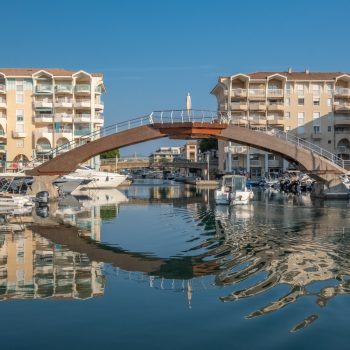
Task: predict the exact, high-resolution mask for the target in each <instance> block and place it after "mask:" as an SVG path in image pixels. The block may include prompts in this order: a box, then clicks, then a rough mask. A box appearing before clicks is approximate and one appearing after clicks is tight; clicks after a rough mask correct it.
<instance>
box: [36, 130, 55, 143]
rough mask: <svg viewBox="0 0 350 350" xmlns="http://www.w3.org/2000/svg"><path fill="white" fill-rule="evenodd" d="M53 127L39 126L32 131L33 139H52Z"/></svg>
mask: <svg viewBox="0 0 350 350" xmlns="http://www.w3.org/2000/svg"><path fill="white" fill-rule="evenodd" d="M52 135H53V129H51V128H40V129H36V130H35V131H34V136H35V139H36V140H38V139H40V138H46V139H48V140H49V141H52Z"/></svg>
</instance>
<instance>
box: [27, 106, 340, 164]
mask: <svg viewBox="0 0 350 350" xmlns="http://www.w3.org/2000/svg"><path fill="white" fill-rule="evenodd" d="M188 122H197V123H219V124H232V125H237V126H240V127H244V128H251V129H253V130H255V131H258V132H264V133H267V134H269V135H273V136H275V137H278V138H279V139H283V140H286V141H288V142H291V143H292V144H294V145H297V146H298V147H301V148H303V149H307V150H310V151H312V152H313V153H315V154H317V155H319V156H322V157H324V158H326V159H328V160H329V161H331V162H332V163H334V164H336V165H338V166H340V167H342V168H344V165H345V163H344V160H343V159H341V158H340V157H338V156H337V155H336V154H333V153H331V152H329V151H327V150H325V149H323V148H321V147H319V146H317V145H315V144H313V143H311V142H309V141H306V140H304V139H301V138H299V137H297V136H296V135H294V134H292V133H289V132H284V131H281V130H278V129H276V128H273V127H271V126H269V125H268V124H266V125H263V124H260V125H252V124H250V123H249V121H248V120H247V119H244V118H243V117H235V116H232V115H230V113H229V112H220V111H210V110H194V109H191V110H164V111H153V112H152V113H150V114H148V115H146V116H143V117H140V118H135V119H130V120H127V121H122V122H119V123H116V124H113V125H110V126H107V127H104V128H101V129H100V130H97V131H94V132H92V133H90V134H87V135H84V136H81V137H80V138H78V139H77V138H76V139H74V140H73V141H70V142H68V143H65V144H62V145H60V146H58V147H56V148H55V149H53V150H52V151H51V152H49V153H47V154H46V158H47V159H52V158H54V157H56V156H57V155H59V154H61V153H63V152H66V151H67V150H71V149H74V148H76V147H79V146H81V145H83V144H85V143H87V142H88V141H93V140H96V139H99V138H101V137H105V136H108V135H112V134H115V133H117V132H121V131H125V130H128V129H132V128H136V127H139V126H143V125H153V124H156V123H160V124H165V123H168V124H173V123H188ZM31 164H32V166H31V167H33V166H34V165H35V166H37V165H38V159H34V160H32V161H31Z"/></svg>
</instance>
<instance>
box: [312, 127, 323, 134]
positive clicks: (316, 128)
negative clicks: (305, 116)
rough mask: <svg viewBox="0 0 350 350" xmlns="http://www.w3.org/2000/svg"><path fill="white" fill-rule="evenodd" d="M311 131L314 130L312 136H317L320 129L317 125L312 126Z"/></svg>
mask: <svg viewBox="0 0 350 350" xmlns="http://www.w3.org/2000/svg"><path fill="white" fill-rule="evenodd" d="M313 129H314V134H319V133H320V132H321V129H320V127H319V126H318V125H314V126H313Z"/></svg>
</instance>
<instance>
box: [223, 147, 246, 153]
mask: <svg viewBox="0 0 350 350" xmlns="http://www.w3.org/2000/svg"><path fill="white" fill-rule="evenodd" d="M247 149H248V147H246V146H226V147H224V152H225V153H231V154H246V153H247Z"/></svg>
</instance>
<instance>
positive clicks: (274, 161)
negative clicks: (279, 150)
mask: <svg viewBox="0 0 350 350" xmlns="http://www.w3.org/2000/svg"><path fill="white" fill-rule="evenodd" d="M267 166H268V167H269V168H279V167H280V166H281V162H280V160H279V159H268V160H267Z"/></svg>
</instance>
